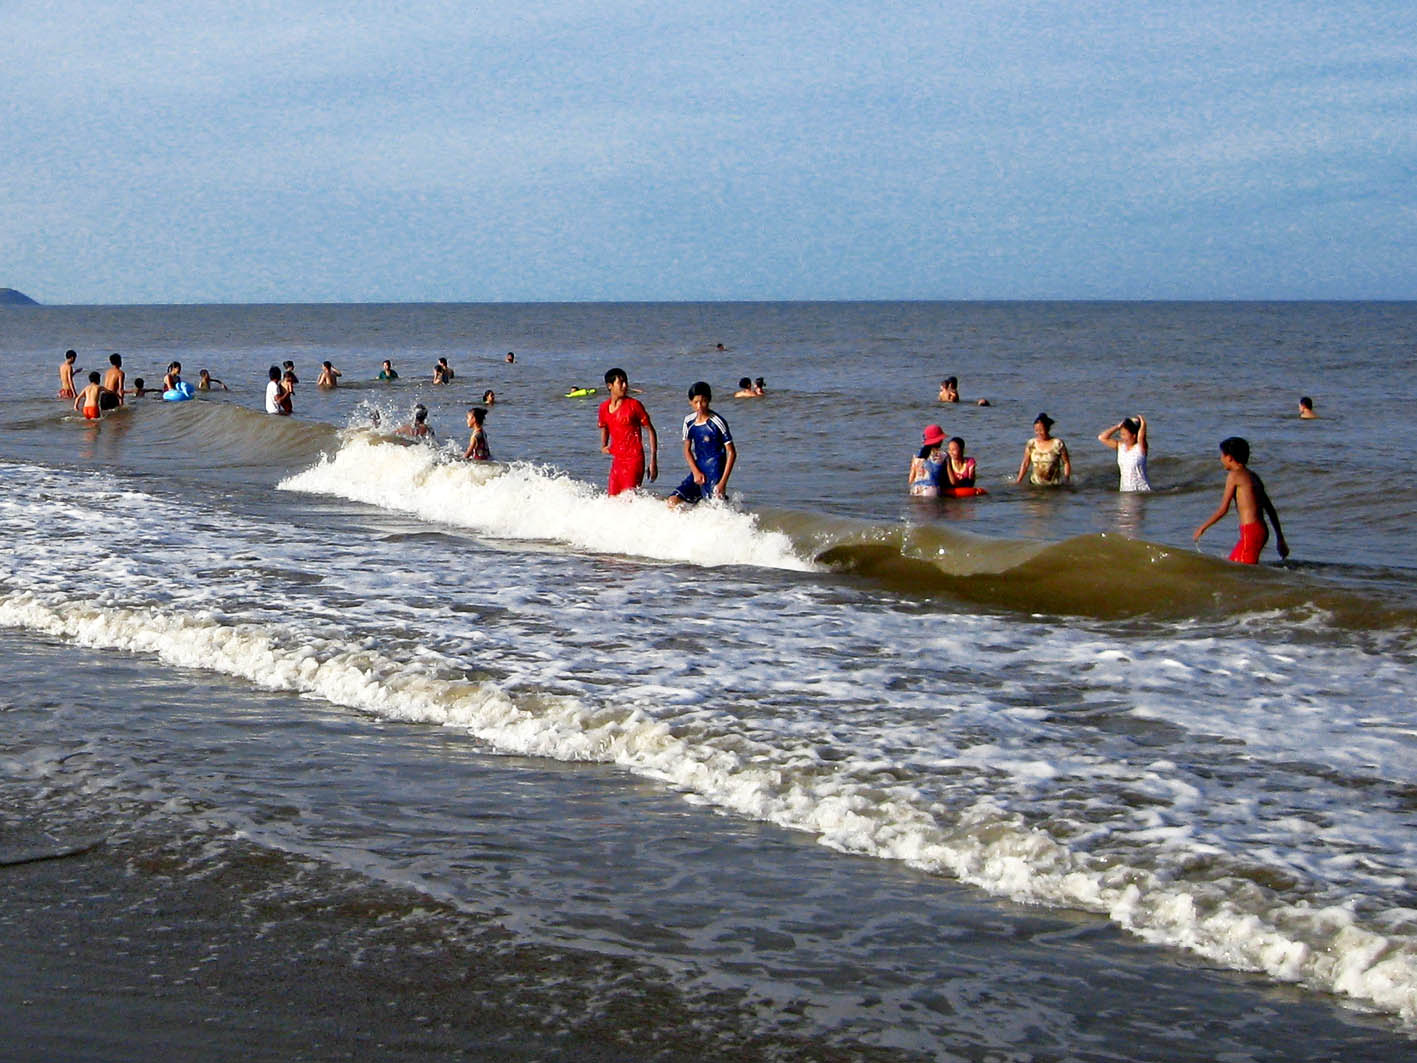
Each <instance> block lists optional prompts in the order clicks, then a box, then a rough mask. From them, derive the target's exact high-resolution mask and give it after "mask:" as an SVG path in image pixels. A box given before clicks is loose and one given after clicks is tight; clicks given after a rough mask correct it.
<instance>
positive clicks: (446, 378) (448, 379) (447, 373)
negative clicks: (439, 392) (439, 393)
mask: <svg viewBox="0 0 1417 1063" xmlns="http://www.w3.org/2000/svg"><path fill="white" fill-rule="evenodd" d="M455 375H456V374H454V372H453V367H452V366H450V365H449V364H448V360H447V359H446V358H439V359H438V364H437V365H435V366H434V367H433V383H435V384H451V383H452V382H453V377H454V376H455Z"/></svg>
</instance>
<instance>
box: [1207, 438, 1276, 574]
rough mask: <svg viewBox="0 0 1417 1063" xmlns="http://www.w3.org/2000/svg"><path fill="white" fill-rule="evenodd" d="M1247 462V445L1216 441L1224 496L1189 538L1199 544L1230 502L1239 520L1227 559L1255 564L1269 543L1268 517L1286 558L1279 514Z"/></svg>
mask: <svg viewBox="0 0 1417 1063" xmlns="http://www.w3.org/2000/svg"><path fill="white" fill-rule="evenodd" d="M1249 460H1250V444H1249V443H1248V442H1246V441H1245V440H1243V439H1241V438H1240V437H1239V436H1231V437H1230V438H1229V439H1222V440H1221V441H1220V464H1221V465H1223V466H1225V470H1226V475H1225V493H1224V494H1223V495H1221V498H1220V505H1219V506H1218V507H1217V508H1216V510H1215V512H1214V513H1212V514H1211V515H1210V519H1209V520H1207V521H1206V522H1205V523H1204V524H1202V525H1201V526H1200V527H1199V528H1197V529H1196V533H1195V535H1193V536H1192V538H1193V539H1194V540H1195V541H1196V542H1200V537H1201V535H1202V534H1204V532H1205V530H1206V529H1207V528H1209V527H1210V526H1211V525H1212V524H1214V523H1215V522H1216V521H1218V520H1219V519H1220V518H1221V517H1223V516H1225V514H1226V513H1227V512H1229V510H1230V503H1231V501H1232V500H1233V501H1234V503H1235V514H1236V516H1238V517H1239V518H1240V541H1239V542H1238V543H1236V544H1235V549H1233V550H1231V551H1230V560H1231V561H1238V562H1240V563H1241V564H1242V565H1258V564H1259V563H1260V551H1261V550H1263V549H1264V544H1265V543H1266V542H1268V541H1269V528H1268V527H1267V526H1266V524H1265V517H1268V518H1269V519H1270V521H1271V522H1272V523H1273V524H1274V545H1275V549H1277V550H1278V551H1279V556H1280V557H1288V556H1289V544H1288V543H1286V542H1285V541H1284V529H1283V528H1281V527H1280V526H1279V514H1278V513H1277V512H1275V509H1274V503H1273V502H1271V501H1270V500H1269V494H1268V492H1266V491H1265V489H1264V482H1263V481H1262V480H1261V479H1260V478H1259V477H1258V476H1257V475H1255V474H1254V473H1253V472H1251V471H1250V470H1249V469H1248V468H1246V465H1247V464H1248V463H1249Z"/></svg>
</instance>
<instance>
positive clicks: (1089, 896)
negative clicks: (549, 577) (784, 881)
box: [0, 591, 1417, 1024]
mask: <svg viewBox="0 0 1417 1063" xmlns="http://www.w3.org/2000/svg"><path fill="white" fill-rule="evenodd" d="M0 624H4V625H8V626H13V627H18V628H23V629H27V630H31V631H38V632H43V633H45V634H49V635H52V636H56V637H62V638H66V639H70V640H73V641H75V642H77V643H80V644H83V645H86V646H91V647H100V648H116V649H120V650H124V651H128V652H133V653H139V654H149V655H153V656H155V657H157V658H158V659H160V660H162V661H163V662H164V663H166V664H168V665H171V666H176V667H185V668H193V669H203V670H208V671H214V672H219V673H224V674H227V675H230V676H235V677H239V678H241V679H244V680H247V681H249V682H251V683H253V684H256V685H258V686H261V687H264V688H267V689H273V690H280V691H288V692H292V693H298V694H308V695H315V696H319V697H321V698H323V699H325V700H327V701H329V702H331V703H333V704H336V705H340V706H344V707H347V708H350V709H354V710H358V711H363V712H368V713H371V714H373V715H377V716H379V717H382V718H386V719H392V720H401V721H409V722H418V723H424V724H438V725H442V726H447V727H454V728H458V729H460V730H463V731H465V732H466V733H468V734H470V735H472V736H474V737H476V738H477V739H479V740H481V741H483V742H486V743H487V744H488V745H489V746H491V747H492V748H494V749H496V750H499V751H502V752H506V753H511V754H517V755H529V756H541V757H548V758H553V759H556V760H561V761H595V762H602V763H609V764H615V765H618V766H620V767H622V768H624V769H626V770H628V771H631V772H633V773H635V774H638V775H641V776H644V777H647V778H652V779H656V780H660V781H663V782H665V783H667V784H669V785H671V786H673V787H675V788H677V789H679V790H680V791H682V792H684V793H685V794H686V795H689V796H690V797H692V798H694V799H696V800H700V801H703V802H705V803H708V804H711V805H713V806H716V807H718V808H721V809H723V810H725V811H728V812H732V813H735V814H739V815H742V816H745V817H748V818H751V819H755V820H761V821H766V822H771V823H774V824H777V825H779V826H782V827H785V828H788V829H793V830H799V831H805V832H809V833H812V834H814V835H815V836H816V837H817V838H818V839H819V840H820V841H821V843H822V844H824V845H827V846H829V847H831V848H834V849H837V850H839V851H842V852H846V853H853V854H859V855H864V856H870V857H876V858H881V859H891V860H900V861H903V862H906V863H908V864H910V865H911V866H914V867H917V868H920V869H922V870H925V871H928V872H932V873H937V874H947V875H950V876H953V877H955V878H957V879H959V880H961V881H964V882H967V883H970V884H972V885H974V886H977V887H979V888H981V889H983V890H986V891H988V892H990V893H993V894H996V895H1000V896H1006V897H1009V898H1011V899H1013V900H1015V901H1020V902H1025V903H1034V904H1040V905H1047V906H1051V907H1066V908H1074V909H1081V910H1085V911H1091V912H1095V913H1098V914H1101V915H1104V916H1106V917H1107V918H1108V919H1110V920H1111V921H1112V922H1114V923H1115V924H1116V925H1118V926H1120V927H1122V928H1124V929H1126V930H1128V931H1130V932H1132V933H1134V934H1136V935H1138V936H1139V937H1142V938H1143V939H1145V940H1148V941H1151V942H1155V943H1161V944H1166V945H1170V946H1175V947H1180V948H1184V949H1187V950H1189V951H1191V952H1192V953H1194V954H1196V955H1199V956H1202V957H1205V958H1206V959H1208V960H1211V961H1214V962H1217V963H1221V964H1223V965H1225V966H1227V967H1231V968H1234V969H1239V970H1251V971H1259V972H1264V973H1266V974H1268V975H1270V976H1272V977H1274V978H1276V979H1279V980H1283V981H1291V982H1299V983H1302V984H1305V985H1307V986H1310V987H1313V988H1316V989H1319V990H1323V991H1327V992H1333V993H1339V994H1343V995H1345V996H1348V997H1350V998H1352V999H1354V1000H1357V1001H1361V1002H1364V1003H1365V1004H1367V1005H1369V1006H1371V1007H1373V1008H1376V1009H1378V1010H1381V1011H1383V1012H1387V1013H1389V1014H1392V1015H1395V1016H1398V1017H1399V1018H1400V1019H1402V1020H1403V1021H1404V1022H1407V1023H1409V1024H1410V1023H1414V1022H1417V933H1414V924H1413V923H1412V921H1411V918H1410V916H1411V913H1406V916H1404V917H1403V918H1395V917H1396V916H1397V915H1399V914H1400V913H1397V912H1389V913H1387V914H1386V915H1385V916H1383V917H1382V918H1381V919H1380V920H1378V921H1373V920H1366V921H1365V920H1364V919H1363V917H1361V916H1360V915H1359V914H1358V913H1356V912H1354V911H1353V910H1350V909H1349V908H1346V907H1340V906H1324V907H1318V906H1310V905H1308V904H1307V903H1305V902H1304V901H1303V900H1298V901H1294V900H1289V899H1286V898H1284V897H1282V896H1280V895H1279V893H1278V892H1276V891H1275V890H1272V889H1268V888H1265V887H1263V886H1260V885H1258V884H1257V883H1256V882H1255V881H1253V880H1252V879H1249V878H1243V877H1236V876H1228V875H1219V876H1217V877H1214V878H1209V879H1199V878H1198V879H1188V880H1184V881H1181V880H1177V879H1175V878H1173V877H1171V876H1169V875H1167V874H1164V873H1160V872H1157V871H1155V870H1151V869H1148V868H1145V867H1142V866H1136V865H1134V864H1127V863H1117V862H1115V861H1114V860H1107V859H1099V858H1096V857H1093V856H1091V855H1089V854H1088V853H1086V852H1083V851H1078V850H1074V849H1070V848H1069V847H1068V846H1067V845H1066V844H1065V843H1064V842H1063V841H1061V840H1059V839H1058V838H1055V837H1053V836H1052V835H1050V834H1049V833H1047V832H1046V831H1045V830H1042V829H1040V828H1037V827H1030V826H1029V825H1027V824H1026V823H1024V822H1023V821H1022V819H1021V818H1020V817H1019V816H1018V815H1017V814H1016V813H1012V812H1009V811H1008V810H1006V809H1003V808H1001V807H1000V806H998V805H997V804H996V803H995V802H994V801H992V800H990V799H988V798H983V799H977V800H973V801H971V802H970V803H969V804H968V805H965V806H962V807H960V808H957V809H947V808H945V807H943V806H941V805H939V804H938V803H935V802H930V801H928V800H926V799H925V798H924V797H923V796H922V794H921V792H920V790H919V789H918V788H917V787H916V786H915V785H913V784H912V782H911V780H910V779H908V778H907V779H901V778H899V777H897V776H895V775H893V774H891V773H884V774H883V773H880V772H869V773H865V774H863V773H861V772H859V771H854V770H852V769H850V768H848V767H845V766H843V765H842V764H841V763H839V762H836V761H835V760H834V759H833V758H831V757H825V756H823V755H821V753H820V751H819V750H818V748H817V747H816V746H815V745H813V744H811V743H810V742H796V741H795V740H794V739H793V738H792V737H791V736H788V735H779V736H775V738H774V739H773V741H771V742H769V741H764V740H762V739H760V738H754V737H749V736H745V735H743V734H741V733H737V732H735V731H734V730H733V729H732V726H731V721H729V722H724V721H722V720H720V719H718V718H717V717H715V716H714V715H713V714H709V713H705V714H696V713H690V714H685V715H682V716H678V717H675V718H673V719H660V718H657V717H656V716H655V715H654V714H653V711H652V707H651V706H644V707H636V706H626V705H620V704H615V703H613V702H611V703H606V704H602V705H594V704H591V703H588V702H586V701H585V700H583V699H582V698H580V697H576V696H567V695H552V694H546V693H539V692H532V693H522V694H511V693H508V692H506V691H504V690H503V689H501V688H500V687H499V686H498V685H497V684H495V683H493V682H489V681H477V680H473V679H468V678H456V677H455V676H456V674H457V673H458V672H459V670H460V669H459V668H458V667H457V666H456V663H455V662H452V661H448V662H446V664H447V665H448V667H447V668H446V669H441V670H440V671H435V670H433V669H434V668H435V667H436V666H435V665H434V664H433V663H432V662H407V661H399V660H395V659H393V658H391V657H389V656H387V655H385V654H383V653H381V652H380V651H379V649H378V648H377V646H375V645H373V644H372V643H369V644H365V643H361V644H358V645H351V644H349V643H346V642H341V641H339V640H338V639H324V640H321V639H311V638H308V637H302V635H301V634H300V633H299V632H297V631H295V630H293V629H292V630H287V629H285V628H282V627H278V626H269V625H263V624H258V623H239V624H233V623H230V622H227V621H224V620H223V619H222V618H220V617H217V616H214V615H212V614H210V613H199V614H193V613H186V612H173V611H171V610H167V609H158V608H151V607H128V608H122V607H113V606H101V605H95V604H93V603H90V602H83V601H77V600H73V599H70V598H67V597H64V596H57V595H48V596H39V595H36V594H34V593H32V592H29V591H22V592H18V593H10V594H5V595H0Z"/></svg>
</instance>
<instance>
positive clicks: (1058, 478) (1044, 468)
mask: <svg viewBox="0 0 1417 1063" xmlns="http://www.w3.org/2000/svg"><path fill="white" fill-rule="evenodd" d="M1053 423H1054V422H1053V418H1051V417H1049V416H1048V415H1047V414H1046V413H1040V414H1039V415H1038V416H1037V417H1035V418H1034V419H1033V438H1032V439H1030V440H1029V441H1028V443H1027V444H1025V446H1024V448H1023V461H1021V462H1019V466H1018V476H1016V477H1015V478H1014V483H1016V484H1021V483H1023V478H1024V477H1025V476H1027V477H1028V482H1029V483H1031V484H1034V485H1035V486H1037V487H1059V486H1061V485H1063V484H1066V483H1068V482H1070V481H1071V480H1072V478H1073V462H1072V459H1071V458H1069V457H1068V447H1067V444H1066V443H1064V442H1063V441H1062V440H1061V439H1058V438H1056V437H1055V436H1053V435H1052V434H1051V433H1052V429H1053Z"/></svg>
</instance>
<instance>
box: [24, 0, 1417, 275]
mask: <svg viewBox="0 0 1417 1063" xmlns="http://www.w3.org/2000/svg"><path fill="white" fill-rule="evenodd" d="M0 70H3V71H4V74H5V77H4V82H5V87H6V89H7V100H6V108H5V115H4V120H3V122H0V189H3V195H4V196H5V204H4V210H3V212H0V227H2V228H0V231H2V232H3V245H2V246H3V259H0V286H10V287H14V288H19V289H21V290H22V291H25V292H27V293H28V294H30V295H32V296H34V297H35V298H37V299H39V300H40V301H42V302H49V303H87V302H105V303H114V302H208V301H210V302H259V301H281V302H288V301H366V300H390V301H406V300H458V301H461V300H469V301H484V300H548V299H570V300H579V299H671V300H677V299H737V298H741V299H803V298H822V299H841V298H869V299H892V298H908V299H927V298H939V299H972V298H1040V297H1058V298H1084V299H1089V298H1414V297H1417V4H1414V3H1413V2H1412V0H1400V2H1392V3H1363V2H1361V0H1340V2H1335V0H1322V2H1312V3H1311V2H1294V3H1280V2H1271V3H1253V2H1247V0H1225V2H1216V3H1209V2H1199V3H1186V2H1181V3H1176V2H1170V3H1148V2H1145V0H1130V2H1127V3H1102V2H1094V0H1070V2H1059V3H990V2H987V0H972V2H968V3H959V2H955V0H934V2H931V3H890V2H885V0H871V2H869V3H856V2H845V3H841V2H830V0H828V2H827V3H821V2H820V0H818V2H812V3H799V2H797V0H784V2H778V3H773V2H771V0H768V2H763V3H742V2H736V0H721V2H714V3H707V2H699V0H655V2H641V0H628V2H622V0H594V2H571V0H563V2H538V0H521V2H520V3H518V4H510V3H498V4H483V3H476V2H473V0H458V2H454V3H425V2H418V0H409V2H407V3H403V4H394V3H369V2H363V0H342V2H341V3H338V4H326V3H302V2H299V0H295V2H292V0H283V2H281V3H272V2H267V0H248V2H244V3H241V4H235V3H229V2H227V3H210V2H207V0H180V2H167V0H157V2H143V3H136V4H135V3H132V2H131V0H127V2H123V3H109V2H106V0H82V2H79V0H42V2H36V0H0Z"/></svg>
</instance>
